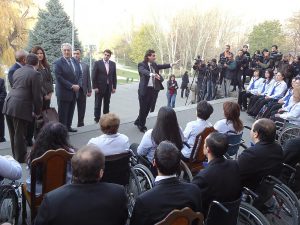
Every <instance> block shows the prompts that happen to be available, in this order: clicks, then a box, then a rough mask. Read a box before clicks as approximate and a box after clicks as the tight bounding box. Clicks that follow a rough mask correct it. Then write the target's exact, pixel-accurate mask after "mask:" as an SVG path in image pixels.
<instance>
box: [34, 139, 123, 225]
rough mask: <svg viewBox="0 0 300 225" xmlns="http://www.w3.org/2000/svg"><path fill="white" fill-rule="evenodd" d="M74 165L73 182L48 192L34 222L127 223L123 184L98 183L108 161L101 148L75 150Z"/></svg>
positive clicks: (47, 224)
mask: <svg viewBox="0 0 300 225" xmlns="http://www.w3.org/2000/svg"><path fill="white" fill-rule="evenodd" d="M71 164H72V173H73V183H72V184H68V185H65V186H62V187H60V188H58V189H56V190H54V191H51V192H49V193H48V194H46V195H45V197H44V200H43V202H42V204H41V206H40V208H39V210H38V215H37V217H36V220H35V225H54V224H55V225H65V224H76V225H87V224H88V225H99V224H105V225H125V223H126V220H127V216H128V211H127V197H126V193H125V189H124V187H123V186H121V185H118V184H112V183H106V182H99V181H100V180H101V178H102V176H103V170H104V164H105V157H104V155H103V153H102V152H101V150H100V149H99V148H98V147H97V146H95V145H89V146H86V147H84V148H82V149H80V150H79V151H78V152H76V154H75V155H74V156H73V158H72V161H71ZM62 206H63V207H62Z"/></svg>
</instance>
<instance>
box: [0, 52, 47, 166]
mask: <svg viewBox="0 0 300 225" xmlns="http://www.w3.org/2000/svg"><path fill="white" fill-rule="evenodd" d="M26 63H27V64H26V65H25V66H23V67H22V68H20V69H18V70H17V71H16V72H15V73H14V76H13V84H14V85H13V87H12V89H11V91H10V92H9V94H8V95H7V97H6V99H5V102H4V105H3V111H2V113H3V114H5V115H6V122H7V126H8V130H9V135H10V142H11V149H12V153H13V156H14V158H15V159H16V160H17V161H18V162H20V163H24V162H25V159H26V154H27V146H26V133H27V125H28V123H30V122H31V121H33V117H34V116H37V115H39V114H40V113H41V111H42V89H41V87H42V85H41V79H42V78H41V74H40V73H39V72H37V71H36V70H37V68H38V63H39V60H38V57H37V56H36V55H35V54H32V53H30V54H28V55H27V57H26Z"/></svg>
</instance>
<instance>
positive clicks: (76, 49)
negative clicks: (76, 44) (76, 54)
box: [74, 48, 82, 53]
mask: <svg viewBox="0 0 300 225" xmlns="http://www.w3.org/2000/svg"><path fill="white" fill-rule="evenodd" d="M74 51H80V53H81V52H82V51H81V49H80V48H75V49H74Z"/></svg>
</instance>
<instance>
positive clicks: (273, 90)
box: [270, 83, 280, 95]
mask: <svg viewBox="0 0 300 225" xmlns="http://www.w3.org/2000/svg"><path fill="white" fill-rule="evenodd" d="M279 84H280V83H276V84H275V85H274V87H273V89H272V91H271V94H270V95H274V93H275V89H276V87H277V86H278V85H279Z"/></svg>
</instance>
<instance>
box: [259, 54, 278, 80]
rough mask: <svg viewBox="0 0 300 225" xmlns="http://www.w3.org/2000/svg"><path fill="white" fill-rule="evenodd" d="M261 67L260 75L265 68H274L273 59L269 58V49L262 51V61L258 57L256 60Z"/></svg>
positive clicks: (263, 72)
mask: <svg viewBox="0 0 300 225" xmlns="http://www.w3.org/2000/svg"><path fill="white" fill-rule="evenodd" d="M256 63H257V64H258V65H259V66H260V67H261V68H262V75H263V76H264V74H265V71H266V70H267V69H272V70H274V66H275V64H274V60H273V59H271V57H270V52H269V51H265V50H264V51H263V60H262V62H261V61H260V60H259V59H258V60H257V62H256Z"/></svg>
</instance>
